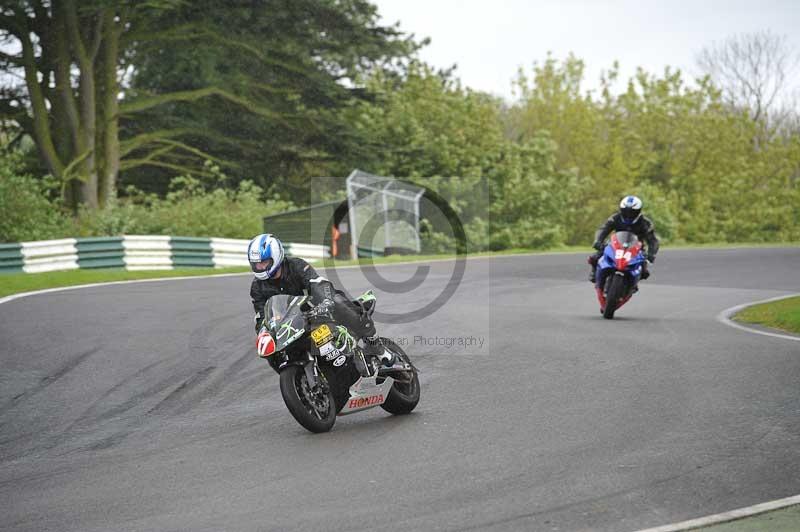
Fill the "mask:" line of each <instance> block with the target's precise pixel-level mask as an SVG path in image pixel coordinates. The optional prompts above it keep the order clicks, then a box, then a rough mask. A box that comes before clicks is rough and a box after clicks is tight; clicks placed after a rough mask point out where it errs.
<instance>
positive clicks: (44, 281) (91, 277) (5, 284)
mask: <svg viewBox="0 0 800 532" xmlns="http://www.w3.org/2000/svg"><path fill="white" fill-rule="evenodd" d="M247 271H249V270H248V269H247V268H181V269H178V270H146V271H127V270H120V269H108V270H68V271H63V272H45V273H10V274H2V275H0V297H3V296H8V295H11V294H18V293H20V292H31V291H33V290H44V289H45V288H60V287H63V286H75V285H81V284H93V283H108V282H112V281H132V280H136V279H155V278H158V277H187V276H197V275H214V274H220V273H237V272H247Z"/></svg>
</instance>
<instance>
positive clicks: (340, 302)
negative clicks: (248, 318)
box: [250, 257, 375, 338]
mask: <svg viewBox="0 0 800 532" xmlns="http://www.w3.org/2000/svg"><path fill="white" fill-rule="evenodd" d="M304 290H305V291H306V292H308V295H309V296H310V298H311V303H312V304H314V305H318V304H319V303H321V302H322V301H323V300H324V299H331V300H333V302H334V308H333V315H334V318H335V319H336V321H337V322H339V323H341V324H342V325H344V326H345V327H347V328H348V329H349V330H350V332H352V333H353V335H354V336H355V337H356V338H364V337H371V336H374V335H375V324H374V323H373V322H372V320H371V319H369V318H368V317H366V316H365V317H363V318H362V316H361V312H360V309H359V308H358V307H357V306H356V305H355V304H354V303H353V302H351V301H350V300H349V299H348V298H347V297H346V296H345V295H344V293H343V292H341V291H338V290H334V288H333V283H331V282H330V281H328V280H327V279H326V278H324V277H322V276H321V275H320V274H318V273H317V272H316V270H315V269H314V268H313V267H312V266H311V265H310V264H309V263H307V262H306V261H304V260H303V259H301V258H297V257H287V258H285V259H284V260H283V264H281V276H280V278H278V279H265V280H263V281H261V280H259V279H253V283H252V284H251V285H250V299H252V300H253V310H255V312H256V319H255V322H256V332H258V331H259V330H260V329H261V327H262V326H263V322H264V305H266V303H267V300H268V299H269V298H271V297H272V296H274V295H278V294H287V295H290V296H302V295H303V294H304V292H303V291H304Z"/></svg>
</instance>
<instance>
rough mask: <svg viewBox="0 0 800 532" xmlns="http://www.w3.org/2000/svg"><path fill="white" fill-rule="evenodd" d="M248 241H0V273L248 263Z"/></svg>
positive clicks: (313, 256) (308, 253)
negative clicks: (9, 242) (6, 242)
mask: <svg viewBox="0 0 800 532" xmlns="http://www.w3.org/2000/svg"><path fill="white" fill-rule="evenodd" d="M248 242H249V240H237V239H231V238H194V237H181V236H150V235H125V236H115V237H99V238H64V239H60V240H42V241H37V242H19V243H14V244H0V273H13V272H27V273H36V272H51V271H60V270H76V269H84V268H125V269H126V270H171V269H173V268H193V267H206V268H225V267H230V266H247V244H248ZM285 248H286V254H287V255H290V256H295V257H302V258H304V259H306V260H308V261H310V262H311V261H316V260H319V259H323V258H326V257H329V256H330V248H329V247H328V246H320V245H314V244H285Z"/></svg>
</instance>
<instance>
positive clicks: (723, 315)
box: [717, 293, 800, 342]
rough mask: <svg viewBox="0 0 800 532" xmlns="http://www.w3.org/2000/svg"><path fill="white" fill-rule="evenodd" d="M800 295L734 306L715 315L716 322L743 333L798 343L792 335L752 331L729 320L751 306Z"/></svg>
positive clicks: (799, 294)
mask: <svg viewBox="0 0 800 532" xmlns="http://www.w3.org/2000/svg"><path fill="white" fill-rule="evenodd" d="M798 296H800V293H794V294H787V295H783V296H778V297H771V298H769V299H761V300H759V301H751V302H749V303H742V304H741V305H736V306H734V307H730V308H726V309H725V310H723V311H722V312H720V313H719V314H717V321H718V322H720V323H722V324H723V325H727V326H728V327H733V328H734V329H739V330H742V331H745V332H749V333H752V334H760V335H762V336H771V337H772V338H781V339H784V340H793V341H795V342H800V336H795V335H792V334H781V333H776V332H770V331H762V330H760V329H754V328H752V327H747V326H745V325H742V324H741V323H736V322H735V321H733V320H732V319H731V317H732V316H733V315H734V314H737V313H739V312H741V311H742V310H744V309H746V308H747V307H752V306H753V305H760V304H762V303H772V302H773V301H781V300H782V299H789V298H791V297H798Z"/></svg>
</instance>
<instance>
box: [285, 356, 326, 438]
mask: <svg viewBox="0 0 800 532" xmlns="http://www.w3.org/2000/svg"><path fill="white" fill-rule="evenodd" d="M281 395H282V396H283V402H284V403H286V408H288V409H289V412H290V413H291V414H292V416H293V417H294V418H295V419H296V420H297V422H298V423H300V424H301V425H302V426H303V427H305V428H306V429H308V430H310V431H311V432H328V431H329V430H331V428H333V424H334V422H336V404H335V402H334V400H333V393H332V392H331V391H330V390H328V393H327V394H322V392H319V391H318V392H316V393H313V392H312V391H311V389H310V387H309V385H308V378H307V377H306V372H305V369H303V367H302V366H296V365H292V366H287V367H286V368H284V370H283V371H281Z"/></svg>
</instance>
